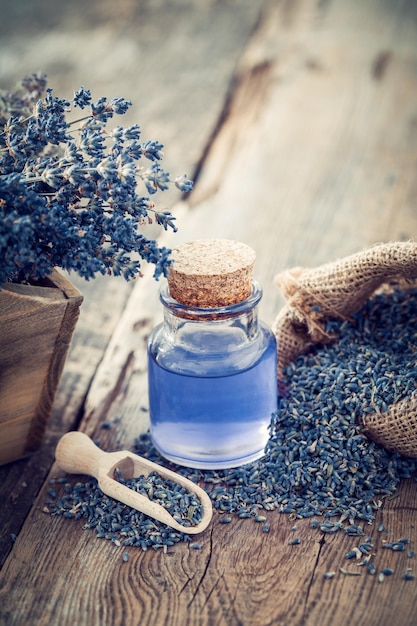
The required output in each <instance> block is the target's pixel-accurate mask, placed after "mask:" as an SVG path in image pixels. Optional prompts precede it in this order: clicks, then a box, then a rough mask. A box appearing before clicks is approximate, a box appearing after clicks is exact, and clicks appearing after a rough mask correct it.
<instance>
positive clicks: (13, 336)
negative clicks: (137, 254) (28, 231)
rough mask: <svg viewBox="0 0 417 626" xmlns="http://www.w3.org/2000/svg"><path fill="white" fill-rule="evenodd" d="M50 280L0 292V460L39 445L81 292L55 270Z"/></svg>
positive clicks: (4, 460)
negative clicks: (41, 283) (39, 284)
mask: <svg viewBox="0 0 417 626" xmlns="http://www.w3.org/2000/svg"><path fill="white" fill-rule="evenodd" d="M54 279H56V280H54ZM49 282H50V285H51V287H48V286H47V287H45V288H43V287H37V286H35V287H34V288H32V286H30V285H25V286H23V285H21V286H19V288H18V289H16V288H14V287H13V286H11V288H8V286H7V285H5V286H4V287H3V289H2V290H1V291H0V308H1V326H0V328H1V330H0V393H1V398H2V403H1V407H0V442H1V444H0V463H1V464H4V463H9V462H10V461H14V460H16V459H18V458H20V457H22V456H25V455H27V454H28V453H29V452H31V451H33V450H36V449H37V448H38V446H39V444H40V442H41V440H42V437H43V433H44V431H45V427H46V424H47V421H48V419H49V416H50V413H51V407H52V403H53V400H54V397H55V393H56V389H57V386H58V383H59V380H60V377H61V373H62V370H63V368H64V364H65V359H66V356H67V353H68V349H69V346H70V343H71V339H72V334H73V331H74V328H75V325H76V323H77V319H78V315H79V308H80V305H81V303H82V296H81V294H80V293H79V292H78V290H77V289H75V288H74V287H73V286H72V285H71V284H70V283H69V282H68V281H67V280H66V279H65V278H64V277H63V276H60V275H59V273H58V272H56V271H54V272H53V274H52V275H51V278H50V281H49ZM53 285H55V287H54V286H53Z"/></svg>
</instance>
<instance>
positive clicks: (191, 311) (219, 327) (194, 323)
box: [160, 281, 262, 347]
mask: <svg viewBox="0 0 417 626" xmlns="http://www.w3.org/2000/svg"><path fill="white" fill-rule="evenodd" d="M261 298H262V288H261V286H260V285H259V283H257V282H256V281H253V283H252V290H251V293H250V296H249V297H248V298H247V299H246V300H243V301H241V302H238V303H236V304H231V305H228V306H222V307H216V308H202V307H193V306H188V305H185V304H182V303H180V302H177V301H176V300H174V299H173V298H171V296H170V294H169V289H168V285H167V284H165V285H163V286H162V288H161V290H160V300H161V302H162V304H163V307H164V326H165V332H167V333H168V334H169V335H170V336H171V337H172V339H173V340H174V339H176V340H179V341H180V342H182V341H185V342H186V343H188V341H187V337H188V338H190V336H191V335H194V334H198V335H200V336H201V335H203V336H204V337H205V339H206V342H205V343H206V345H207V344H208V343H210V342H214V343H217V341H219V340H221V338H222V341H223V344H224V345H225V346H226V345H228V346H229V347H230V345H231V344H232V345H233V344H241V343H242V342H245V341H248V340H249V341H250V340H252V339H253V338H255V337H256V336H257V334H258V332H259V327H258V304H259V302H260V300H261ZM215 337H218V338H219V339H214V338H215Z"/></svg>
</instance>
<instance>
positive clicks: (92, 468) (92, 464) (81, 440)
mask: <svg viewBox="0 0 417 626" xmlns="http://www.w3.org/2000/svg"><path fill="white" fill-rule="evenodd" d="M107 457H108V453H106V452H103V450H100V448H98V447H97V446H96V444H95V443H94V441H92V440H91V439H90V437H88V436H87V435H85V434H84V433H81V432H79V431H75V430H74V431H71V432H68V433H66V434H65V435H63V437H61V439H60V440H59V442H58V445H57V447H56V450H55V458H56V462H57V463H58V465H59V467H60V468H61V469H62V470H64V472H67V473H68V474H88V476H94V478H98V473H99V468H102V467H103V465H104V466H107V465H108V460H107Z"/></svg>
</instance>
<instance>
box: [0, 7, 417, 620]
mask: <svg viewBox="0 0 417 626" xmlns="http://www.w3.org/2000/svg"><path fill="white" fill-rule="evenodd" d="M415 11H416V7H415V6H414V5H413V6H412V5H411V3H407V4H402V3H399V2H398V3H391V4H390V5H387V4H386V3H385V2H383V1H382V0H380V1H377V0H372V1H371V0H369V1H368V2H363V3H361V5H360V6H358V5H356V4H354V3H350V2H347V1H344V0H334V1H333V2H332V3H322V4H320V6H318V5H316V4H315V3H313V2H310V1H308V0H299V1H298V2H282V3H278V2H271V3H270V4H269V6H268V10H267V11H266V12H265V14H264V15H263V19H262V21H261V23H260V24H259V28H258V30H257V33H256V34H255V36H254V38H253V40H252V42H251V45H250V46H249V48H248V53H247V55H246V56H245V57H244V59H243V60H242V64H241V65H240V67H239V70H238V75H237V76H238V78H237V79H236V80H235V82H234V84H235V89H236V91H235V93H232V94H231V95H230V99H229V102H228V103H227V109H226V111H225V114H224V115H223V117H222V119H223V122H222V125H221V126H220V128H219V131H218V133H217V134H216V136H215V137H214V138H213V149H212V151H211V150H208V151H207V153H206V161H205V163H204V165H203V167H202V170H201V176H200V182H199V186H197V188H196V195H195V196H193V197H194V198H196V197H197V200H194V202H195V203H196V204H195V206H194V207H193V208H191V209H189V210H188V209H187V208H185V209H184V211H185V217H184V219H183V220H181V222H182V223H183V226H182V227H181V231H180V233H179V236H178V237H176V239H175V241H177V240H178V241H181V240H184V239H189V238H194V237H200V236H227V237H232V238H236V239H240V240H242V241H245V242H246V243H248V244H249V245H252V246H253V247H254V248H255V249H256V250H257V252H258V262H257V275H258V277H259V279H260V281H261V282H262V283H263V284H264V287H265V298H264V303H263V309H262V310H263V316H264V317H265V319H268V318H269V319H270V318H271V317H273V315H274V314H275V313H276V312H277V311H278V308H279V305H280V302H281V300H280V296H279V294H278V293H277V292H276V291H275V288H274V287H273V276H274V274H275V273H276V272H277V271H279V270H281V269H283V268H284V267H288V266H291V265H295V264H297V265H298V264H305V265H317V264H319V263H322V262H324V261H328V260H332V259H333V258H335V257H338V256H343V255H344V254H348V253H350V252H352V251H355V250H357V249H360V248H362V247H365V246H367V245H369V244H371V243H374V242H376V241H379V240H380V239H398V238H402V237H403V236H406V237H410V236H412V235H413V234H414V233H415V232H416V226H417V216H416V215H415V212H414V211H413V210H412V208H413V206H414V205H415V191H416V189H415V180H414V172H415V165H416V161H417V154H416V149H415V142H410V140H409V137H410V133H413V132H414V135H412V137H415V123H414V126H413V119H414V120H415V114H416V109H417V87H416V83H415V78H414V75H413V67H414V64H415V62H416V59H415V56H416V51H415V45H414V43H415V35H416V33H415V29H416V27H415V19H412V18H413V16H414V18H415V14H416V13H415ZM387 50H390V51H392V54H391V55H390V56H389V57H386V58H387V59H388V58H389V61H387V60H386V61H381V59H382V58H383V57H382V56H381V55H382V53H383V52H384V51H387ZM384 58H385V57H384ZM384 64H385V65H384ZM253 67H256V68H258V69H257V70H253ZM245 68H246V69H245ZM250 84H252V85H256V86H258V87H259V88H260V89H261V91H262V97H261V98H255V99H254V100H253V104H254V107H256V110H255V111H253V110H251V109H250V105H251V102H252V99H251V98H250V88H249V85H250ZM398 93H400V94H402V96H403V97H402V98H401V99H400V101H399V99H398V95H397V94H398ZM404 95H406V96H407V97H406V98H405V97H404ZM238 104H239V106H238ZM236 116H237V118H238V122H237V121H236ZM393 119H394V120H395V124H393V123H392V120H393ZM239 128H240V129H241V133H239ZM242 129H243V130H242ZM413 129H414V130H413ZM223 133H224V134H223ZM222 147H223V149H224V150H225V151H226V154H227V158H226V159H224V160H223V161H222V163H223V165H222V168H218V167H217V159H218V157H219V155H221V154H222ZM206 172H208V173H207V178H204V176H205V173H206ZM198 194H201V195H200V196H198ZM198 198H200V199H198ZM170 240H171V241H172V238H171V239H167V241H170ZM146 294H147V296H146V297H145V293H140V292H139V289H137V288H136V287H135V288H134V290H133V291H132V295H131V298H130V300H129V303H128V306H127V308H126V312H125V315H124V316H123V317H122V319H121V322H120V325H119V326H118V327H117V328H116V330H115V332H114V334H113V340H112V342H111V343H110V344H109V348H108V350H107V353H106V356H105V359H104V360H103V363H102V367H101V368H100V370H99V371H98V373H97V377H96V379H95V381H94V385H93V386H92V387H91V390H90V393H89V396H88V401H87V404H86V407H87V411H86V415H85V418H84V419H83V421H82V423H81V427H82V429H83V430H85V431H87V432H88V433H89V434H93V435H94V436H99V437H100V439H101V441H102V443H103V447H104V448H106V449H111V448H116V447H119V448H123V447H126V446H127V445H128V444H129V443H131V442H132V439H133V437H134V436H135V435H136V434H137V433H138V431H139V430H140V428H143V427H144V424H143V420H142V413H143V412H141V411H140V407H141V406H143V404H144V402H146V368H145V352H144V347H145V346H144V344H145V340H146V335H147V333H148V332H149V329H150V328H151V327H152V325H153V324H154V323H155V322H156V321H157V318H158V315H159V313H158V302H157V299H156V293H152V292H148V291H146ZM112 363H113V365H114V369H113V370H112V368H111V365H112ZM80 364H82V360H80ZM116 414H117V415H120V416H121V421H120V423H119V424H118V425H114V427H113V428H112V429H111V430H110V431H107V430H106V431H104V430H101V429H100V422H101V420H102V419H103V418H104V417H107V418H112V417H113V416H114V415H116ZM416 487H417V485H416V483H415V482H414V481H409V482H405V483H403V484H402V486H401V488H400V490H399V495H398V498H396V499H394V500H392V501H388V502H386V503H385V505H384V507H383V509H382V511H381V512H380V515H379V516H378V520H377V524H378V523H379V522H381V521H383V522H384V523H385V525H386V526H387V528H388V530H389V532H390V533H391V534H392V537H393V538H398V537H400V536H402V535H406V536H408V537H410V539H411V540H412V544H411V546H413V547H415V545H416V541H417V537H416V529H415V524H414V520H415V514H416V502H417V499H416V495H417V494H416ZM46 488H47V486H46V485H45V487H44V489H43V491H42V492H41V494H40V496H39V499H38V501H37V503H36V506H35V508H34V509H33V510H32V512H31V515H30V517H29V518H28V520H27V523H26V524H25V526H24V529H23V531H22V533H21V534H20V536H19V538H18V541H17V542H16V544H15V546H14V549H13V551H12V553H11V555H10V557H9V558H8V559H7V562H6V564H5V566H4V568H3V570H2V572H1V575H0V606H1V607H2V608H1V609H0V611H1V610H2V611H3V615H4V616H5V618H7V620H8V623H10V624H19V623H22V622H24V620H25V619H27V617H28V616H29V615H30V618H31V621H32V623H34V624H43V623H51V622H59V623H60V624H63V625H65V624H70V623H73V622H74V621H76V623H77V624H87V620H88V624H89V625H90V624H94V623H96V624H127V625H129V624H136V623H139V622H140V623H148V622H149V623H155V624H158V625H159V624H161V625H162V624H170V625H171V624H173V625H175V624H190V625H191V624H195V623H199V624H202V625H204V624H207V625H210V624H213V623H215V624H219V625H221V624H225V625H226V624H227V626H235V625H236V626H237V625H238V624H251V625H252V624H255V625H257V624H259V625H261V626H264V625H265V626H266V625H267V624H294V625H295V626H298V625H299V626H301V625H306V624H307V625H309V626H315V625H317V626H318V625H319V624H320V626H326V624H329V625H330V624H340V625H341V626H344V625H346V626H347V625H348V624H354V623H359V622H360V621H361V620H363V619H364V617H363V616H364V615H365V619H366V623H367V624H368V625H369V626H374V625H375V626H376V625H377V624H378V625H381V624H387V625H388V624H391V623H396V624H399V625H400V624H401V626H402V624H404V625H405V624H410V623H413V622H414V621H415V616H416V615H415V602H414V599H415V582H413V581H410V582H407V581H403V580H402V579H401V574H402V571H403V568H404V567H405V566H406V561H404V558H403V557H404V554H403V553H399V554H391V553H390V552H389V551H386V550H383V549H382V548H381V541H382V537H380V536H379V535H378V533H377V530H376V527H375V526H374V527H369V534H372V536H373V538H374V541H375V544H376V545H377V547H378V550H377V557H378V559H380V560H379V564H380V565H381V566H392V567H393V568H394V569H395V570H396V572H395V576H392V577H390V579H388V578H387V579H386V580H385V581H384V583H382V584H380V583H378V581H377V579H376V578H374V577H372V576H365V574H362V576H361V577H350V576H344V575H343V574H340V575H337V577H335V578H334V579H332V580H329V581H326V580H324V578H323V574H324V572H325V571H327V570H332V569H334V570H336V571H338V570H339V567H340V565H344V566H346V567H348V566H347V565H346V561H345V559H344V555H345V553H346V552H347V550H348V549H349V548H350V547H352V545H356V542H355V541H353V540H352V538H351V539H349V538H347V537H345V536H344V535H340V534H338V535H334V536H332V537H329V536H322V535H321V534H319V533H317V531H313V530H312V529H310V526H309V522H308V520H304V521H297V534H298V535H299V536H300V538H301V539H302V543H301V544H300V546H289V545H288V537H289V536H290V535H291V527H292V524H293V522H292V521H290V520H289V518H288V517H286V516H283V515H281V516H280V515H277V514H275V513H271V514H270V515H268V519H270V524H271V530H270V533H262V530H261V526H260V525H257V524H255V523H253V522H252V521H244V520H243V521H242V520H236V519H234V520H233V522H232V524H230V525H225V524H219V521H218V518H217V517H216V519H215V521H214V523H213V526H212V527H211V529H208V530H207V531H206V532H205V533H204V534H203V535H202V537H201V543H202V544H203V549H202V550H201V551H191V550H189V549H188V547H187V546H186V545H180V546H176V547H175V549H172V550H170V551H169V553H168V554H166V555H164V554H162V553H158V552H157V553H154V552H153V551H149V552H147V553H142V552H141V551H135V552H134V553H133V551H131V552H132V554H131V559H130V560H129V562H128V563H124V562H123V561H122V559H121V551H120V550H117V549H116V547H115V546H113V545H112V544H110V543H109V542H105V543H102V542H101V541H99V540H94V539H93V538H92V537H91V534H90V533H87V532H85V533H84V532H81V531H80V528H79V525H78V526H77V523H75V522H71V521H69V522H68V523H65V520H62V519H53V518H50V517H45V514H42V512H41V510H40V509H41V507H42V502H43V500H44V498H45V495H46ZM46 526H47V528H48V541H47V542H45V538H44V537H45V527H46ZM171 552H172V553H171ZM377 557H375V559H376V558H377ZM22 564H23V566H22ZM40 572H42V574H41V575H40ZM80 572H82V574H81V575H80ZM22 588H23V591H22Z"/></svg>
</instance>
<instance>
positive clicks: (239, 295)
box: [168, 239, 256, 308]
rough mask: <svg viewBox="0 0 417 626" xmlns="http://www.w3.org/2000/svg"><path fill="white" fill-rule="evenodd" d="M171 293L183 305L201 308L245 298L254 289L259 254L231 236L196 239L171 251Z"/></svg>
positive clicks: (232, 302)
mask: <svg viewBox="0 0 417 626" xmlns="http://www.w3.org/2000/svg"><path fill="white" fill-rule="evenodd" d="M172 258H173V264H172V266H171V269H170V273H169V276H168V285H169V292H170V295H171V297H172V298H174V299H175V300H176V301H177V302H181V304H185V305H188V306H194V307H201V308H216V307H222V306H229V305H231V304H236V303H238V302H242V300H246V298H248V297H249V296H250V293H251V289H252V278H253V267H254V264H255V259H256V254H255V251H254V250H252V248H249V246H247V245H245V244H244V243H239V242H238V241H232V240H229V239H197V240H195V241H190V242H188V243H185V244H183V245H181V246H179V247H178V248H176V249H175V250H173V253H172Z"/></svg>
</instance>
